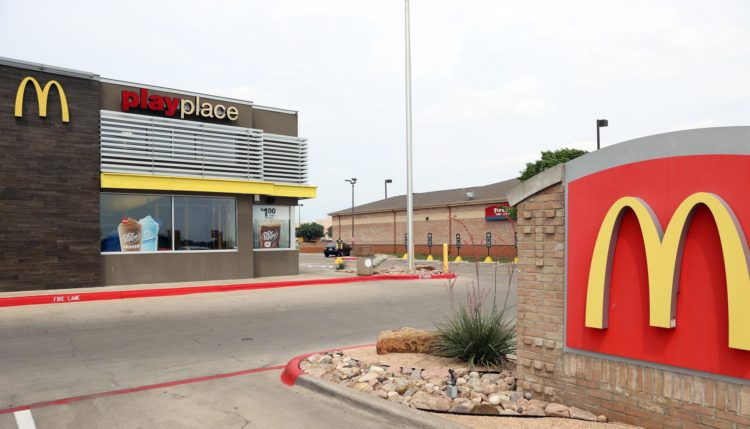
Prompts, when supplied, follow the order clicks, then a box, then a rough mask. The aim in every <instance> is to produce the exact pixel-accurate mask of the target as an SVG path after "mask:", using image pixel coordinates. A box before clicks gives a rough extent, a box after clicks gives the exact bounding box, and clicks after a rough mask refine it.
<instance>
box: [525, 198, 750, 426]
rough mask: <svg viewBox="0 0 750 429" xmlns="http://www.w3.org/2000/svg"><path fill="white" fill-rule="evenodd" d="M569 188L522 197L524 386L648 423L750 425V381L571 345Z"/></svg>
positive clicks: (543, 394)
mask: <svg viewBox="0 0 750 429" xmlns="http://www.w3.org/2000/svg"><path fill="white" fill-rule="evenodd" d="M564 195H565V194H564V188H563V186H562V184H557V185H553V186H551V187H548V188H546V189H544V190H542V191H540V192H538V193H536V194H534V195H532V196H530V197H528V198H526V199H525V200H524V201H522V202H521V203H519V204H518V226H517V229H518V254H519V266H518V268H519V271H520V273H519V276H518V325H517V331H518V352H517V354H518V370H517V377H518V385H519V387H520V388H521V389H523V390H526V391H531V392H533V393H534V394H535V395H537V396H539V397H543V398H544V399H546V400H552V401H559V402H562V403H565V404H570V405H576V406H578V407H581V408H585V409H588V410H590V411H592V412H595V413H598V414H605V415H607V416H608V417H609V418H610V419H612V420H615V421H620V422H625V423H631V424H637V425H640V426H643V427H646V428H732V429H740V428H748V427H750V385H742V384H739V383H732V382H727V381H720V380H715V379H712V378H707V377H700V376H695V375H686V374H681V373H676V372H674V371H669V370H664V369H655V368H649V367H645V366H641V365H635V364H629V363H621V362H615V361H612V360H608V359H603V358H598V357H590V356H584V355H580V354H576V353H568V352H564V351H563V312H564V286H565V247H564V246H565V211H564V208H565V207H564V201H565V198H564ZM696 352H699V351H698V350H696Z"/></svg>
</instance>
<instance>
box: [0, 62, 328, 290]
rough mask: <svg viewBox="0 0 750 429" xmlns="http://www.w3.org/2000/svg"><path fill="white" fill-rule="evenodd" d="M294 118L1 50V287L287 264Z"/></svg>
mask: <svg viewBox="0 0 750 429" xmlns="http://www.w3.org/2000/svg"><path fill="white" fill-rule="evenodd" d="M297 118H298V116H297V112H295V111H291V110H286V109H278V108H271V107H264V106H259V105H256V104H254V103H252V102H249V101H242V100H235V99H230V98H223V97H217V96H209V95H204V94H197V93H193V92H188V91H179V90H173V89H167V88H160V87H154V86H149V85H143V84H135V83H130V82H122V81H115V80H110V79H105V78H101V77H99V76H98V75H96V74H93V73H87V72H81V71H75V70H69V69H63V68H56V67H50V66H47V65H41V64H33V63H27V62H23V61H17V60H12V59H7V58H0V150H1V151H2V154H3V156H2V158H0V159H1V160H2V161H0V162H1V164H0V169H1V171H2V173H1V174H2V181H1V182H0V217H2V222H0V239H1V240H2V243H3V246H2V249H1V250H0V254H1V256H0V291H15V290H32V289H57V288H77V287H92V286H102V285H118V284H142V283H160V282H181V281H202V280H225V279H243V278H251V277H260V276H274V275H287V274H296V273H297V272H298V267H299V263H298V261H299V255H298V251H297V250H296V249H295V246H294V230H293V226H294V223H295V219H294V213H295V210H294V209H293V208H294V206H296V205H297V204H298V201H299V200H301V199H305V198H313V197H315V195H316V188H315V187H314V186H310V185H308V184H307V141H306V139H304V138H301V137H299V136H298V130H297V124H298V122H297Z"/></svg>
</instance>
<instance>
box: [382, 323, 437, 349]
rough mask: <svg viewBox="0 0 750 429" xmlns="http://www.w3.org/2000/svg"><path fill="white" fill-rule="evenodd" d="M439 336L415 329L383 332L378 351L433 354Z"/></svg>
mask: <svg viewBox="0 0 750 429" xmlns="http://www.w3.org/2000/svg"><path fill="white" fill-rule="evenodd" d="M436 342H437V336H436V335H435V333H434V332H430V331H425V330H421V329H414V328H401V329H392V330H388V331H382V332H381V333H380V334H379V335H378V343H377V345H376V351H377V353H378V354H379V355H382V354H387V353H428V354H429V353H431V352H432V351H433V350H434V347H435V343H436Z"/></svg>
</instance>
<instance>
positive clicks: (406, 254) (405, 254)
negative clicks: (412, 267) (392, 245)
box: [401, 253, 409, 259]
mask: <svg viewBox="0 0 750 429" xmlns="http://www.w3.org/2000/svg"><path fill="white" fill-rule="evenodd" d="M401 259H409V254H408V253H404V256H402V257H401Z"/></svg>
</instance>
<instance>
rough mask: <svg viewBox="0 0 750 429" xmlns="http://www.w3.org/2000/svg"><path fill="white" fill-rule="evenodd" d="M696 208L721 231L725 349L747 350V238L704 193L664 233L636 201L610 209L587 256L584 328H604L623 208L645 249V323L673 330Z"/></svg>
mask: <svg viewBox="0 0 750 429" xmlns="http://www.w3.org/2000/svg"><path fill="white" fill-rule="evenodd" d="M699 204H703V205H705V206H706V207H708V209H709V210H710V211H711V214H712V215H713V217H714V221H715V222H716V226H717V228H718V230H719V239H720V240H721V250H722V252H723V254H724V269H725V272H726V281H727V285H726V287H727V297H728V300H727V301H728V307H729V308H728V313H729V347H731V348H734V349H742V350H750V271H748V257H749V256H750V252H749V251H748V246H747V242H746V240H745V234H744V233H743V231H742V227H741V226H740V224H739V222H738V221H737V218H736V216H735V215H734V213H733V212H732V209H731V208H730V207H729V205H728V204H727V203H726V202H725V201H724V200H723V199H722V198H721V197H719V196H718V195H715V194H711V193H706V192H698V193H695V194H692V195H690V196H689V197H687V198H685V200H683V201H682V203H680V205H679V207H677V210H676V211H675V212H674V214H673V215H672V219H670V221H669V224H668V225H667V230H666V231H665V232H664V233H662V228H661V224H660V223H659V220H658V219H657V218H656V215H655V214H654V212H653V210H651V207H649V205H648V204H647V203H646V202H645V201H643V200H641V199H640V198H635V197H623V198H620V199H619V200H617V201H616V202H615V203H614V204H613V205H612V207H610V209H609V211H608V212H607V215H606V216H605V217H604V221H603V222H602V225H601V227H600V229H599V234H598V235H597V238H596V244H595V245H594V254H593V256H592V257H591V268H590V269H589V281H588V289H587V292H586V326H587V327H589V328H598V329H605V328H607V323H608V320H607V319H608V310H609V288H610V284H609V283H610V273H611V269H612V260H613V256H614V250H615V245H616V242H617V236H618V233H619V229H620V222H621V220H622V216H623V214H624V213H625V209H626V208H630V209H632V210H633V212H635V215H636V217H637V218H638V223H639V224H640V227H641V232H642V234H643V243H644V245H645V248H646V264H647V270H648V296H649V324H650V325H651V326H655V327H660V328H673V327H675V326H676V319H675V314H676V301H677V291H678V289H679V282H680V279H679V275H680V264H681V262H682V261H681V259H682V249H683V246H684V241H685V235H686V234H687V229H688V226H689V225H688V224H689V222H690V219H691V218H692V215H693V213H694V211H695V209H696V207H697V206H698V205H699Z"/></svg>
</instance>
